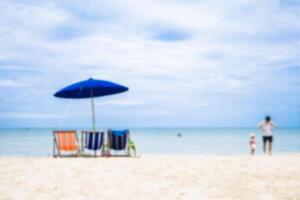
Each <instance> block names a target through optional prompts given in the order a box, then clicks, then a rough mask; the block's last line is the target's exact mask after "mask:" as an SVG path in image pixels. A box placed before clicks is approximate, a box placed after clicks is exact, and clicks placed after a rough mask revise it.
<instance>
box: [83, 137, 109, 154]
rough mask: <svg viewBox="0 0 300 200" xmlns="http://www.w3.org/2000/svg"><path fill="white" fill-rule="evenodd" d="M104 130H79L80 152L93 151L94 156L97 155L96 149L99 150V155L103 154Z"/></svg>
mask: <svg viewBox="0 0 300 200" xmlns="http://www.w3.org/2000/svg"><path fill="white" fill-rule="evenodd" d="M103 144H104V132H94V131H82V132H81V148H82V149H81V152H82V154H84V150H85V149H87V150H90V151H94V156H95V157H96V156H97V151H101V154H100V156H102V155H104V145H103Z"/></svg>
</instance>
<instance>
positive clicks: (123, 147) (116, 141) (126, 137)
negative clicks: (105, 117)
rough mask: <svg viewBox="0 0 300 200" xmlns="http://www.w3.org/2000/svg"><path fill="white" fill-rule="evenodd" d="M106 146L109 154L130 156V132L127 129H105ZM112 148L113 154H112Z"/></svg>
mask: <svg viewBox="0 0 300 200" xmlns="http://www.w3.org/2000/svg"><path fill="white" fill-rule="evenodd" d="M107 137H108V141H107V147H108V154H109V156H118V157H130V156H131V154H130V146H129V141H130V132H129V130H118V131H117V130H111V129H109V130H108V131H107ZM112 150H113V151H114V154H112Z"/></svg>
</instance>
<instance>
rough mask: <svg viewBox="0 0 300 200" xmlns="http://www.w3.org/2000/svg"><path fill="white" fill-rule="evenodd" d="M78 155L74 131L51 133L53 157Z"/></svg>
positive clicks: (78, 150)
mask: <svg viewBox="0 0 300 200" xmlns="http://www.w3.org/2000/svg"><path fill="white" fill-rule="evenodd" d="M62 153H64V154H62ZM65 153H67V154H65ZM79 155H80V149H79V145H78V137H77V133H76V131H53V157H57V156H59V157H64V156H79Z"/></svg>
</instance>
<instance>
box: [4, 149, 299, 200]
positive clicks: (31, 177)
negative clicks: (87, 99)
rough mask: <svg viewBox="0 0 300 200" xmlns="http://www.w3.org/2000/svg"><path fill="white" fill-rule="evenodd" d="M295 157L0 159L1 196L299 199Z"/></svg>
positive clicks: (297, 157) (297, 169) (17, 197)
mask: <svg viewBox="0 0 300 200" xmlns="http://www.w3.org/2000/svg"><path fill="white" fill-rule="evenodd" d="M299 188H300V157H299V155H298V154H294V155H278V156H272V157H268V156H256V157H248V156H152V155H148V156H142V157H141V158H96V159H95V158H57V159H54V158H50V157H49V158H0V194H1V196H0V199H44V200H46V199H153V200H154V199H155V200H157V199H170V200H171V199H172V200H173V199H295V200H297V199H300V189H299Z"/></svg>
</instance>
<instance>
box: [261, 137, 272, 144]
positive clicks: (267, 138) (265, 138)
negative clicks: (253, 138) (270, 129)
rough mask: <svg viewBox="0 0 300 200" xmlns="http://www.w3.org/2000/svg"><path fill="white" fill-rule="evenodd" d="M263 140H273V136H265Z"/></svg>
mask: <svg viewBox="0 0 300 200" xmlns="http://www.w3.org/2000/svg"><path fill="white" fill-rule="evenodd" d="M263 141H264V143H266V142H267V141H269V142H273V136H263Z"/></svg>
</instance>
